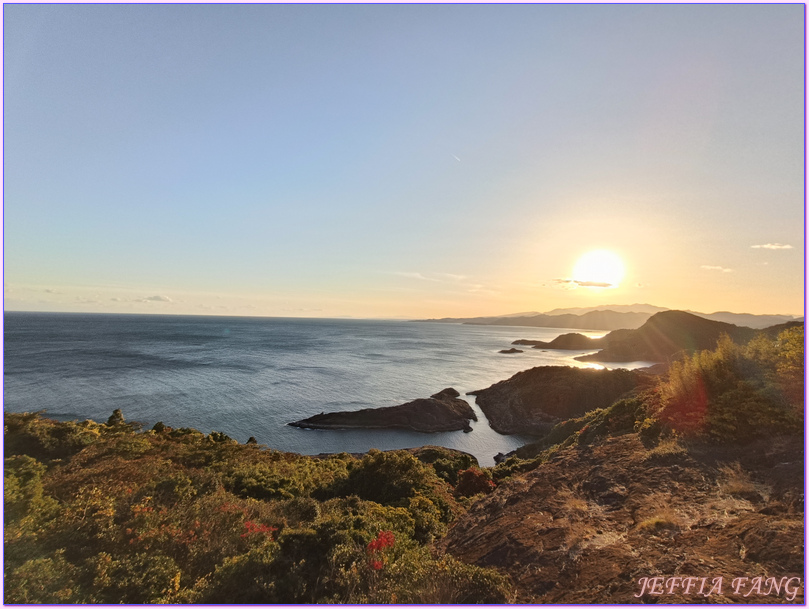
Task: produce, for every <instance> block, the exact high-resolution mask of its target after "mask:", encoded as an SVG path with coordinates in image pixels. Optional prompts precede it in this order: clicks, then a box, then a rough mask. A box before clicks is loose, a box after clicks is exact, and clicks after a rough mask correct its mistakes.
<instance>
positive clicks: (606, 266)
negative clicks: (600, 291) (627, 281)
mask: <svg viewBox="0 0 809 609" xmlns="http://www.w3.org/2000/svg"><path fill="white" fill-rule="evenodd" d="M624 273H625V268H624V262H623V260H621V258H620V256H618V255H617V254H615V253H613V252H611V251H609V250H593V251H591V252H587V253H586V254H583V255H582V257H581V258H579V260H578V262H576V266H574V267H573V281H574V282H575V283H576V284H578V285H579V286H582V287H588V288H617V287H618V286H619V285H620V283H621V280H622V279H623V278H624Z"/></svg>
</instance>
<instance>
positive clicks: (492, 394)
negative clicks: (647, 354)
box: [470, 366, 654, 435]
mask: <svg viewBox="0 0 809 609" xmlns="http://www.w3.org/2000/svg"><path fill="white" fill-rule="evenodd" d="M653 382H654V380H653V377H652V376H651V375H648V374H646V373H644V372H638V371H631V370H623V369H620V370H595V369H589V368H573V367H569V366H539V367H537V368H531V369H530V370H525V371H523V372H518V373H517V374H515V375H514V376H512V377H511V378H509V379H507V380H505V381H500V382H499V383H495V384H494V385H492V386H491V387H488V388H486V389H481V390H478V391H472V392H470V395H474V396H475V398H476V401H477V404H478V406H480V408H481V410H483V412H484V414H485V415H486V418H487V419H488V420H489V425H491V427H492V429H494V430H495V431H497V432H498V433H502V434H536V435H541V434H544V433H545V432H547V431H548V430H549V429H550V428H551V427H553V426H554V425H556V424H557V423H558V422H559V421H563V420H565V419H570V418H574V417H579V416H581V415H583V414H584V413H585V412H587V411H589V410H593V409H595V408H606V407H607V406H609V405H610V404H612V403H613V402H614V401H615V400H617V399H618V398H620V397H621V396H623V395H625V394H626V393H628V392H630V391H633V390H636V389H639V388H642V387H646V386H649V385H650V384H651V383H653Z"/></svg>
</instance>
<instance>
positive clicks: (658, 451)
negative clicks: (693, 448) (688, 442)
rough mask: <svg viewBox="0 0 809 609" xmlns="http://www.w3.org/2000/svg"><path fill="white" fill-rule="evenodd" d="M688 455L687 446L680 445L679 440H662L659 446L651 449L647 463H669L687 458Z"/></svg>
mask: <svg viewBox="0 0 809 609" xmlns="http://www.w3.org/2000/svg"><path fill="white" fill-rule="evenodd" d="M687 454H688V450H686V448H685V446H683V445H682V444H680V442H679V441H678V440H677V438H674V437H672V438H666V439H664V440H661V441H660V442H659V443H658V444H657V446H655V447H654V448H653V449H651V450H650V451H649V452H648V453H647V455H646V460H647V461H667V460H669V459H677V458H680V457H685V456H686V455H687Z"/></svg>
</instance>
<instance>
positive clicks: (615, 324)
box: [414, 304, 803, 330]
mask: <svg viewBox="0 0 809 609" xmlns="http://www.w3.org/2000/svg"><path fill="white" fill-rule="evenodd" d="M670 310H671V309H666V308H665V307H657V306H654V305H649V304H633V305H603V306H600V307H576V308H571V309H554V310H552V311H548V312H547V313H536V312H527V313H512V314H510V315H497V316H492V317H444V318H442V319H419V320H414V321H422V322H436V323H461V324H471V325H480V326H527V327H541V328H575V329H580V330H634V329H637V328H640V327H641V326H642V325H643V324H644V323H646V321H647V320H648V319H649V318H650V317H651V316H652V315H654V314H655V313H661V312H664V311H670ZM686 312H687V313H691V314H692V315H697V316H698V317H702V318H705V319H710V320H712V321H719V322H723V323H727V324H733V325H737V326H744V327H747V328H754V329H762V328H768V327H770V326H774V325H776V324H783V323H787V322H790V321H803V318H802V317H800V318H796V317H794V316H792V315H753V314H750V313H731V312H729V311H717V312H715V313H699V312H697V311H686Z"/></svg>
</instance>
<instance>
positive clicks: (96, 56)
mask: <svg viewBox="0 0 809 609" xmlns="http://www.w3.org/2000/svg"><path fill="white" fill-rule="evenodd" d="M3 35H4V39H3V57H4V61H3V70H4V73H3V86H4V89H3V101H4V116H3V128H4V133H3V137H4V139H3V143H4V149H3V152H4V154H3V168H4V173H3V178H4V184H3V204H4V207H3V209H4V231H3V236H4V243H3V250H4V252H3V253H4V306H5V310H7V311H8V310H39V311H86V312H112V313H114V312H118V313H166V314H172V313H173V314H201V315H213V314H216V315H256V316H292V317H349V316H350V317H359V318H425V317H468V316H477V315H498V314H508V313H516V312H523V311H548V310H551V309H554V308H559V307H578V306H580V307H590V306H595V305H599V304H606V303H611V304H631V303H650V304H654V305H658V306H664V307H670V308H679V309H689V310H694V311H702V312H706V313H709V312H713V311H719V310H729V311H735V312H739V313H742V312H746V313H759V314H792V315H802V314H803V309H804V275H805V272H804V249H805V248H804V222H805V218H804V167H805V160H804V132H805V128H804V73H805V69H804V6H803V5H798V4H792V5H789V4H781V5H763V4H762V5H699V4H697V5H694V4H688V5H541V4H540V5H499V6H498V5H461V6H459V5H159V4H150V5H137V4H133V5H47V4H43V5H22V4H5V5H4V6H3ZM594 250H597V251H603V252H606V253H605V254H602V255H601V258H599V255H596V261H598V260H601V261H602V262H603V265H607V267H609V268H604V269H602V270H601V271H599V270H598V264H596V266H595V267H593V266H592V265H591V266H590V267H589V268H590V270H589V271H588V270H586V269H587V268H588V267H587V265H585V266H584V267H583V266H582V263H581V260H582V256H584V255H585V254H587V253H588V252H592V251H594ZM616 260H617V261H619V262H615V261H616ZM610 261H612V262H610ZM616 265H618V267H620V269H619V268H617V267H616ZM582 268H585V270H584V271H582ZM619 270H620V272H619ZM588 273H589V274H588ZM619 277H620V279H619Z"/></svg>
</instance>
